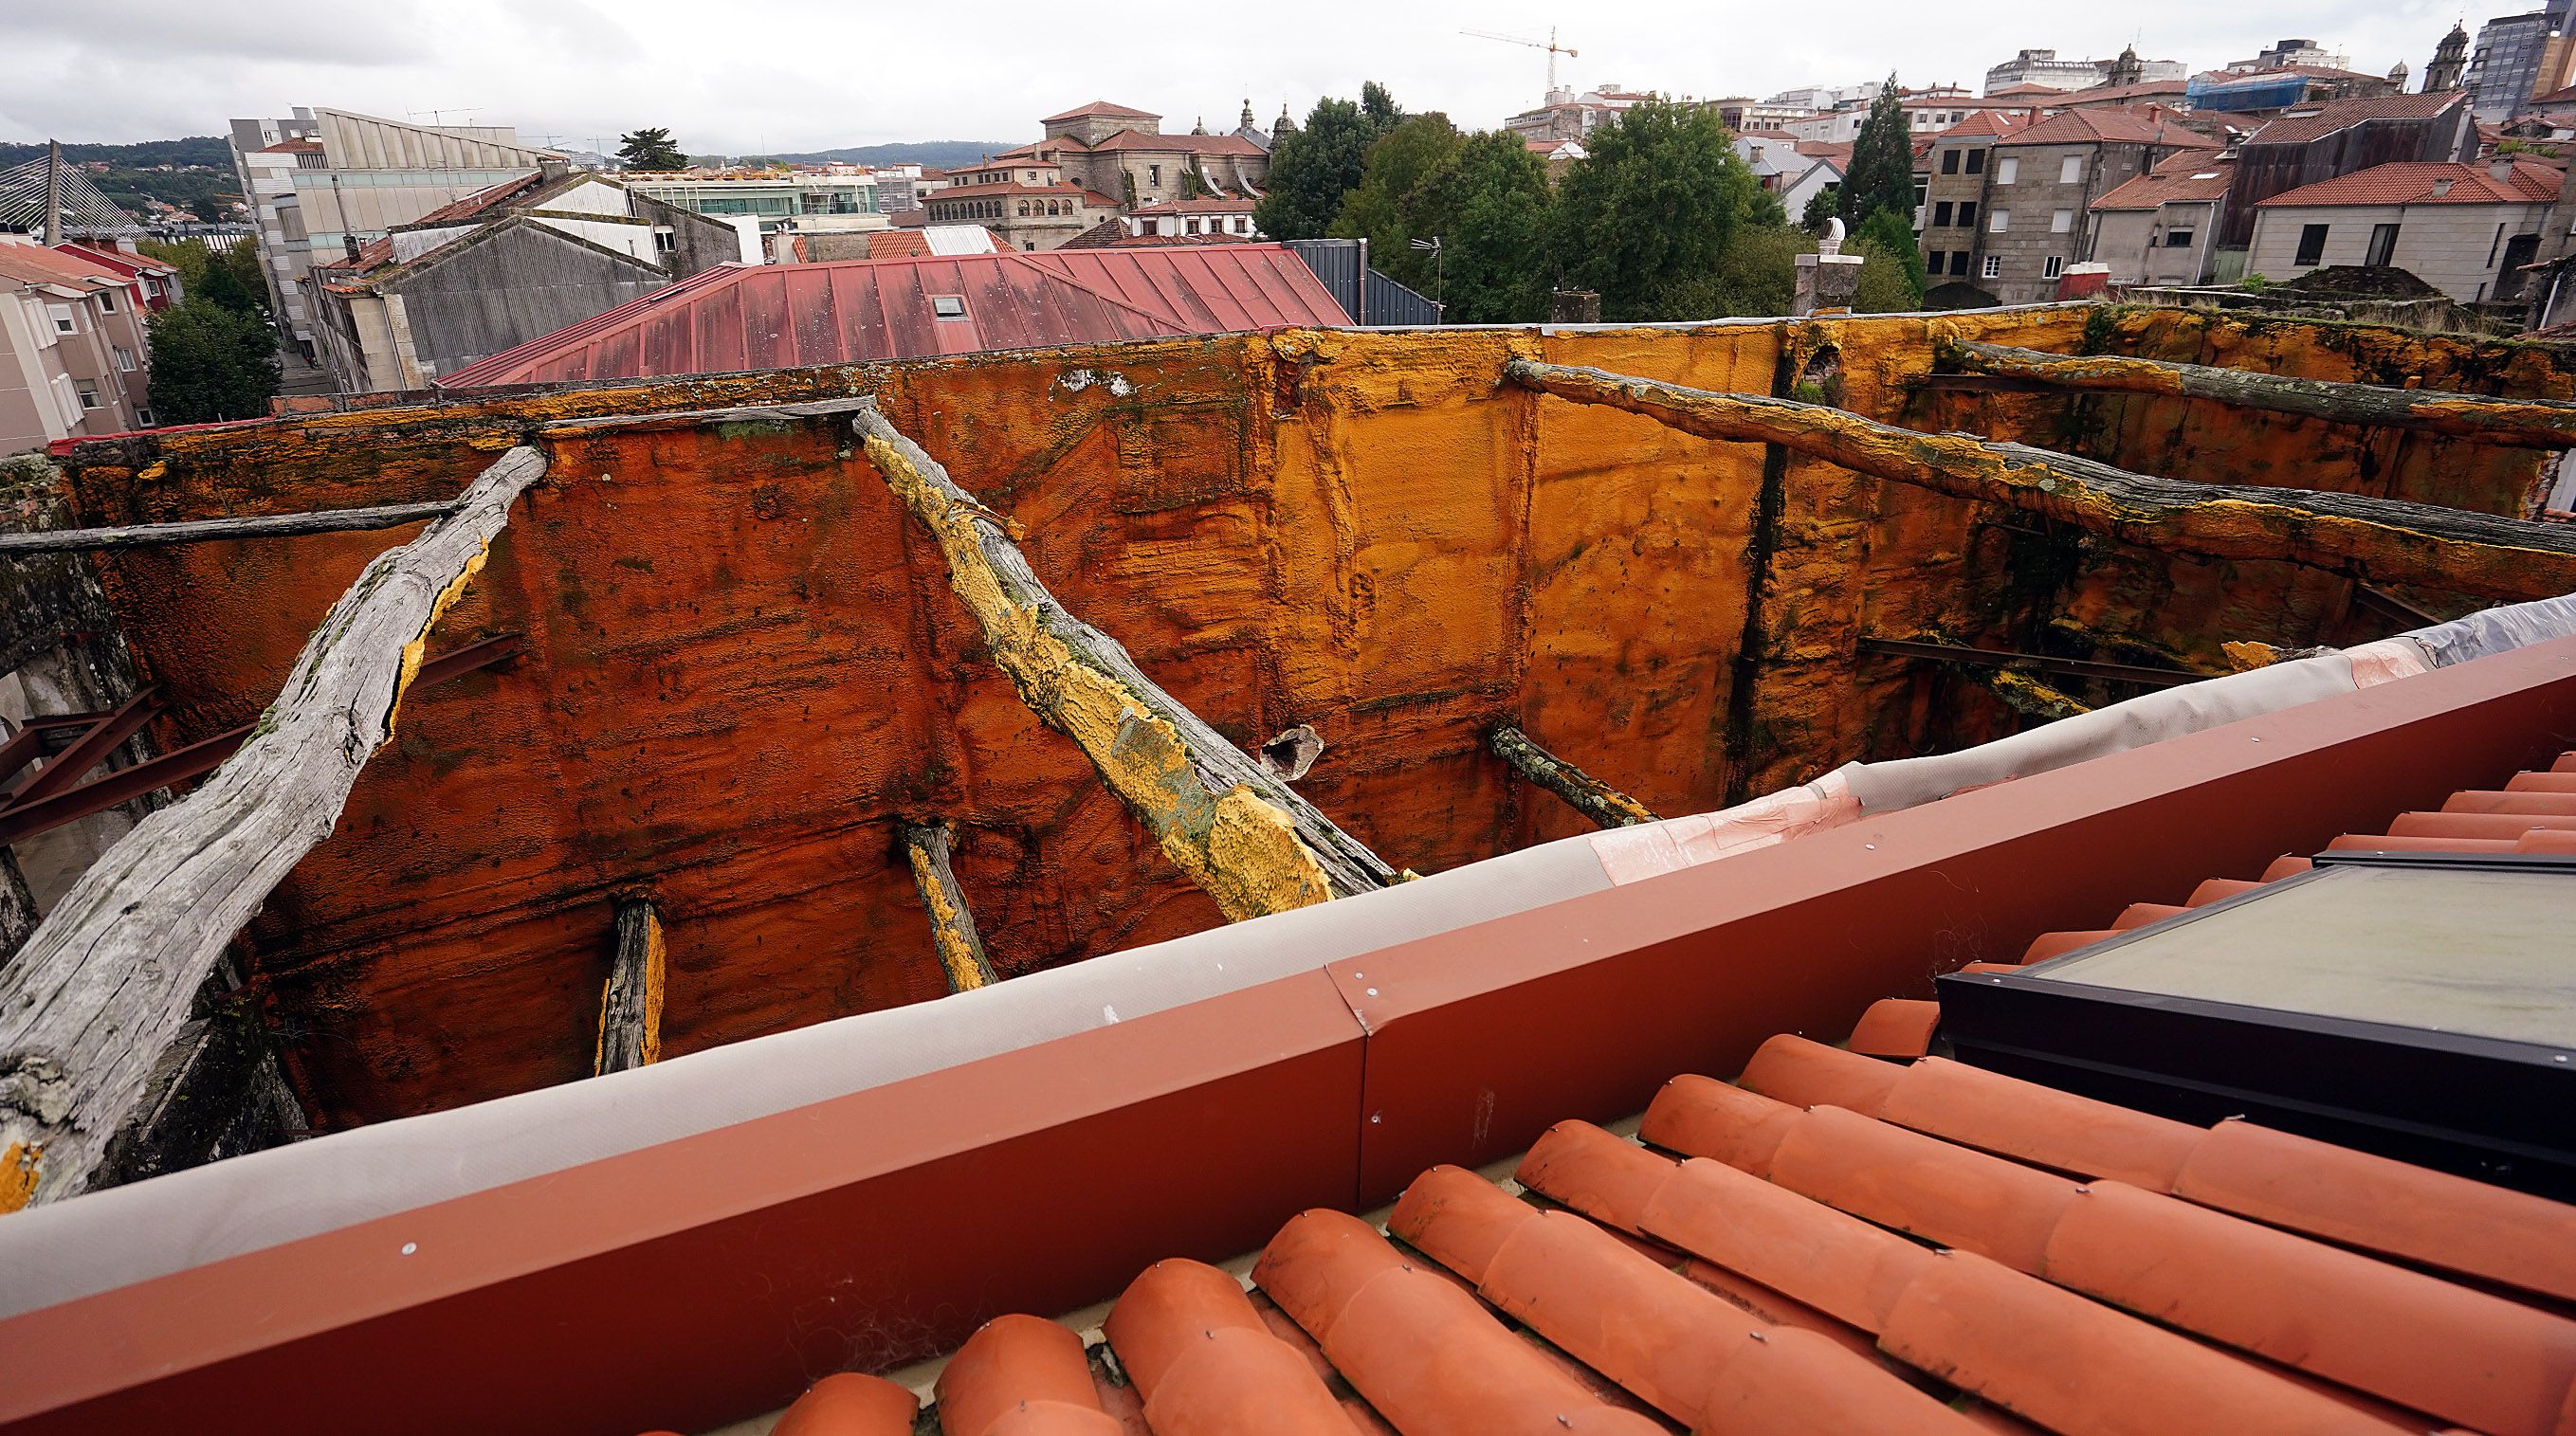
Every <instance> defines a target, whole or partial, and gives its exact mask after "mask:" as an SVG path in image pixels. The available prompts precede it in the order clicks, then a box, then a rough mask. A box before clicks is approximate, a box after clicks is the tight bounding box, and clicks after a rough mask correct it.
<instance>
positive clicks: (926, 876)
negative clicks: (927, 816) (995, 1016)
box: [902, 819, 1001, 992]
mask: <svg viewBox="0 0 2576 1436" xmlns="http://www.w3.org/2000/svg"><path fill="white" fill-rule="evenodd" d="M902 837H903V852H904V860H905V861H906V862H907V863H908V864H909V865H910V866H911V868H912V881H913V886H915V887H917V888H919V889H920V890H921V905H922V906H923V907H924V908H927V909H928V910H929V912H930V943H931V946H932V947H933V948H934V949H936V950H937V951H938V953H939V966H940V968H941V969H942V970H943V971H944V972H946V973H947V975H948V990H949V991H950V992H965V991H968V990H970V989H973V988H978V987H990V986H992V985H993V984H994V983H995V982H998V981H1000V980H1001V979H1000V978H998V977H996V976H995V975H994V973H993V964H992V963H991V962H990V961H988V960H986V958H985V956H984V939H983V937H982V936H981V935H980V934H978V933H977V932H976V931H975V914H974V912H973V911H972V910H970V909H969V908H968V907H967V906H966V890H965V889H964V888H961V887H959V886H958V885H957V870H956V869H955V868H954V867H952V866H950V865H949V861H948V837H949V827H948V823H947V821H946V820H945V819H942V820H940V821H937V822H928V823H905V824H904V825H903V829H902Z"/></svg>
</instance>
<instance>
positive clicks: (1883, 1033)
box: [1851, 997, 1941, 1057]
mask: <svg viewBox="0 0 2576 1436" xmlns="http://www.w3.org/2000/svg"><path fill="white" fill-rule="evenodd" d="M1940 1025H1941V1004H1939V1003H1937V1002H1926V1001H1920V1000H1918V999H1914V998H1907V997H1882V998H1880V999H1879V1000H1878V1001H1876V1002H1873V1003H1871V1004H1870V1005H1869V1010H1868V1011H1867V1012H1864V1013H1862V1014H1861V1018H1860V1025H1859V1026H1858V1027H1855V1028H1853V1029H1852V1035H1851V1048H1852V1050H1853V1051H1854V1052H1866V1053H1868V1054H1869V1055H1870V1056H1872V1057H1920V1056H1922V1055H1923V1054H1924V1053H1925V1052H1926V1051H1928V1050H1930V1048H1931V1045H1932V1029H1933V1028H1935V1027H1938V1026H1940Z"/></svg>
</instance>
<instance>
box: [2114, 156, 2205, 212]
mask: <svg viewBox="0 0 2576 1436" xmlns="http://www.w3.org/2000/svg"><path fill="white" fill-rule="evenodd" d="M2235 175H2236V165H2235V162H2234V161H2232V160H2221V159H2217V158H2214V157H2213V156H2211V155H2210V154H2209V153H2208V152H2207V151H2205V150H2187V151H2185V152H2183V153H2181V154H2178V155H2174V156H2172V157H2171V158H2169V159H2167V160H2165V161H2164V162H2163V163H2161V164H2159V165H2157V166H2156V167H2155V169H2153V170H2152V171H2150V172H2148V173H2146V174H2142V175H2137V176H2134V177H2132V178H2130V179H2127V180H2124V181H2122V182H2121V183H2120V184H2118V185H2117V186H2114V187H2113V188H2112V190H2111V191H2110V192H2109V193H2108V194H2105V195H2103V196H2102V197H2101V198H2100V199H2097V200H2095V201H2093V208H2094V209H2095V210H2096V211H2097V212H2098V211H2103V210H2143V209H2155V208H2157V207H2158V206H2161V205H2167V204H2176V203H2200V204H2206V203H2209V202H2211V201H2213V200H2220V199H2225V198H2226V197H2227V186H2228V184H2229V182H2230V181H2231V180H2233V179H2234V178H2235Z"/></svg>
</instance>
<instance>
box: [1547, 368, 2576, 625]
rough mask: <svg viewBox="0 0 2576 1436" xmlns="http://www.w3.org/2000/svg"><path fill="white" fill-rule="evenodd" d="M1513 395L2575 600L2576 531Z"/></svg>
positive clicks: (2232, 548)
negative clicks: (1604, 409)
mask: <svg viewBox="0 0 2576 1436" xmlns="http://www.w3.org/2000/svg"><path fill="white" fill-rule="evenodd" d="M1504 373H1505V375H1506V376H1507V377H1508V378H1509V379H1511V380H1512V381H1513V382H1516V383H1519V384H1521V385H1524V386H1526V387H1528V388H1531V389H1535V390H1538V391H1539V392H1541V393H1545V394H1552V395H1555V396H1556V397H1558V398H1560V399H1567V400H1571V401H1573V402H1576V403H1584V404H1601V405H1606V406H1608V407H1611V408H1615V409H1624V410H1627V411H1629V412H1630V413H1635V414H1643V415H1646V416H1648V417H1650V418H1653V419H1656V420H1658V421H1660V422H1662V423H1664V424H1666V425H1668V426H1670V427H1672V428H1675V429H1679V430H1681V431H1683V432H1685V433H1691V434H1697V435H1699V436H1701V437H1703V438H1709V439H1721V440H1726V441H1730V442H1735V443H1752V444H1777V445H1779V446H1780V447H1782V448H1784V449H1787V450H1790V451H1791V452H1794V453H1800V454H1805V455H1808V456H1810V457H1813V458H1818V459H1823V460H1825V461H1826V462H1828V463H1833V464H1838V465H1840V466H1842V467H1843V468H1846V469H1850V470H1852V471H1853V472H1855V473H1862V474H1869V475H1872V476H1874V477H1877V478H1882V479H1888V480H1892V481H1894V482H1897V483H1905V484H1915V485H1919V486H1921V487H1923V488H1928V489H1931V490H1933V491H1935V492H1938V493H1944V494H1948V495H1951V496H1952V497H1954V498H1962V499H1973V500H1983V501H1987V502H1993V503H2003V504H2010V505H2011V506H2013V507H2015V508H2018V509H2023V510H2027V511H2029V512H2031V513H2036V514H2043V515H2046V516H2047V517H2049V518H2053V519H2057V520H2060V521H2061V522H2064V523H2068V524H2072V525H2074V526H2076V527H2078V528H2082V529H2086V530H2089V531H2091V532H2094V533H2099V534H2104V535H2107V536H2109V537H2112V538H2116V539H2119V540H2121V541H2123V542H2126V543H2133V544H2137V545H2140V546H2141V547H2145V548H2152V549H2157V550H2160V551H2163V552H2166V553H2176V554H2191V555H2195V556H2198V557H2202V558H2215V559H2239V560H2259V559H2269V560H2276V561H2286V562H2290V563H2298V564H2305V565H2307V566H2309V567H2312V568H2317V569H2323V570H2326V571H2328V572H2332V573H2339V574H2342V575H2344V576H2346V577H2349V578H2354V579H2361V580H2366V581H2369V582H2372V583H2380V584H2411V585H2421V586H2423V587H2426V588H2430V589H2435V590H2439V591H2447V592H2453V593H2461V594H2470V595H2475V596H2477V597H2480V598H2492V599H2515V600H2521V599H2533V598H2542V597H2549V596H2554V595H2557V594H2561V593H2567V592H2570V591H2576V527H2571V526H2569V525H2565V524H2542V523H2529V522H2525V521H2523V520H2520V519H2509V518H2502V517H2499V516H2497V515H2494V514H2482V513H2473V512H2470V511H2468V510H2465V509H2450V508H2441V507H2436V506H2433V505H2428V504H2410V503H2405V502H2401V501H2399V500H2395V499H2380V498H2370V497H2366V496H2363V495H2359V494H2342V493H2331V492H2325V491H2322V490H2315V489H2290V488H2279V489H2275V488H2261V487H2257V486H2254V485H2250V484H2201V483H2192V482H2189V481H2186V480H2182V479H2168V478H2161V477H2157V476H2155V475H2150V474H2137V473H2131V472H2129V471H2128V470H2126V469H2119V468H2114V467H2112V466H2111V465H2109V464H2104V463H2098V462H2096V461H2094V460H2091V459H2085V458H2079V457H2076V456H2075V455H2072V454H2060V453H2055V452H2052V451H2050V450H2047V449H2039V448H2033V447H2031V446H2029V445H2027V444H2010V443H1996V442H1990V441H1988V440H1984V439H1978V438H1975V437H1972V436H1970V435H1966V434H1926V433H1922V432H1919V431H1917V430H1913V429H1901V428H1898V427H1896V426H1894V425H1892V424H1881V423H1879V422H1877V421H1875V420H1872V419H1866V418H1863V417H1861V416H1860V415H1858V414H1853V413H1847V412H1845V411H1843V410H1840V409H1831V408H1826V407H1825V406H1823V405H1820V404H1802V403H1799V402H1797V401H1795V400H1791V399H1772V398H1766V397H1762V396H1759V395H1753V394H1720V393H1713V392H1710V391H1708V390H1705V389H1693V388H1689V387H1686V386H1684V385H1679V384H1667V383H1663V382H1661V381H1659V380H1653V379H1639V378H1634V377H1631V376H1628V375H1622V374H1612V373H1608V372H1606V371H1604V370H1600V369H1589V368H1574V367H1570V366H1567V365H1562V364H1544V363H1538V362H1534V361H1531V360H1526V359H1515V360H1512V361H1510V362H1509V363H1508V364H1506V365H1505V366H1504Z"/></svg>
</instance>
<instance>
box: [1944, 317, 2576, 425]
mask: <svg viewBox="0 0 2576 1436" xmlns="http://www.w3.org/2000/svg"><path fill="white" fill-rule="evenodd" d="M1937 342H1938V347H1937V350H1936V352H1937V353H1938V355H1939V357H1940V358H1941V360H1942V361H1943V362H1945V363H1949V364H1953V365H1956V366H1957V367H1959V368H1961V369H1967V370H1971V371H1973V372H1975V373H1978V374H1984V375H1989V376H1992V377H1995V378H2002V379H2016V380H2022V381H2025V382H2028V383H2035V384H2046V385H2050V386H2053V387H2055V388H2060V389H2086V390H2092V391H2094V392H2097V393H2112V394H2175V395H2181V396H2184V397H2186V398H2192V399H2215V400H2218V401H2219V402H2221V403H2227V404H2239V405H2243V406H2244V407H2246V408H2249V409H2268V410H2270V411H2272V412H2273V413H2277V414H2297V415H2300V416H2302V417H2305V418H2311V419H2332V420H2335V421H2337V422H2339V423H2345V424H2374V425H2394V426H2398V427H2403V428H2409V429H2423V430H2426V431H2427V432H2430V433H2435V434H2444V435H2448V436H2449V437H2451V438H2454V439H2467V440H2470V441H2472V442H2475V443H2481V444H2513V445H2518V446H2521V447H2524V448H2534V449H2565V448H2576V403H2570V402H2568V401H2566V400H2563V399H2492V398H2487V397H2485V396H2483V395H2478V394H2455V393H2452V392H2449V391H2448V390H2442V389H2394V388H2389V387H2387V386H2384V385H2379V384H2349V383H2341V382H2337V381H2334V380H2329V379H2299V378H2293V377H2291V376H2289V375H2286V374H2261V373H2256V372H2254V371H2252V370H2248V369H2227V368H2221V367H2218V366H2215V365H2209V364H2176V363H2173V362H2170V361H2168V360H2163V359H2129V358H2122V357H2120V356H2117V355H2109V354H2051V353H2048V352H2047V351H2045V350H2040V349H2016V348H2013V347H2012V346H2010V345H2004V344H1981V343H1978V342H1977V341H1975V340H1971V339H1963V338H1961V337H1959V336H1958V335H1957V334H1954V333H1952V334H1943V335H1941V336H1940V337H1939V339H1938V341H1937Z"/></svg>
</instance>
